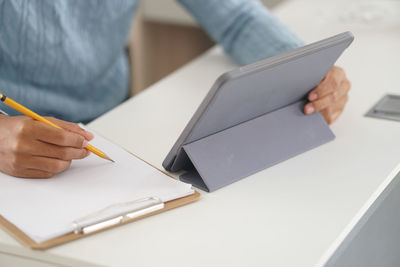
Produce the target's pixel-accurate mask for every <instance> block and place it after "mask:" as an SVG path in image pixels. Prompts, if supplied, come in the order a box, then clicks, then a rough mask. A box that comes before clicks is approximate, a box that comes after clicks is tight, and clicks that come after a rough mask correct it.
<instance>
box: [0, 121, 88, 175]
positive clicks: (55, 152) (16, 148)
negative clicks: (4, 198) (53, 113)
mask: <svg viewBox="0 0 400 267" xmlns="http://www.w3.org/2000/svg"><path fill="white" fill-rule="evenodd" d="M46 119H48V120H50V121H52V122H53V123H55V124H57V125H58V126H60V127H61V128H63V129H57V128H55V127H52V126H48V125H47V124H44V123H42V122H39V121H35V120H33V119H31V118H28V117H25V116H14V117H8V116H3V115H0V171H1V172H4V173H7V174H9V175H12V176H16V177H24V178H50V177H52V176H54V175H55V174H57V173H60V172H62V171H64V170H66V169H68V168H69V166H70V165H71V161H72V160H73V159H82V158H85V157H86V156H88V155H89V152H88V151H87V150H86V149H84V147H85V146H86V145H87V143H88V141H90V140H91V139H93V134H91V133H90V132H87V131H85V130H83V129H81V128H80V127H79V126H78V125H76V124H75V123H71V122H66V121H62V120H57V119H55V118H48V117H47V118H46Z"/></svg>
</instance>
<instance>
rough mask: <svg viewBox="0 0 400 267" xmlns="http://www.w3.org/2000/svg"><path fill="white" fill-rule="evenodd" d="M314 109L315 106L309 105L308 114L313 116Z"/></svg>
mask: <svg viewBox="0 0 400 267" xmlns="http://www.w3.org/2000/svg"><path fill="white" fill-rule="evenodd" d="M314 110H315V109H314V107H313V106H311V105H308V106H307V107H306V114H311V113H313V112H314Z"/></svg>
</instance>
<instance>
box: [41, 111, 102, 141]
mask: <svg viewBox="0 0 400 267" xmlns="http://www.w3.org/2000/svg"><path fill="white" fill-rule="evenodd" d="M46 119H48V120H49V121H51V122H53V123H55V124H57V125H58V126H60V127H61V128H63V129H64V130H67V131H69V132H73V133H77V134H80V135H82V136H83V137H85V138H86V139H87V140H89V141H90V140H92V139H93V138H94V135H93V134H92V133H91V132H88V131H86V130H84V129H82V128H81V127H79V125H78V124H76V123H73V122H68V121H63V120H59V119H56V118H53V117H46Z"/></svg>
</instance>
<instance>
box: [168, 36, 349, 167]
mask: <svg viewBox="0 0 400 267" xmlns="http://www.w3.org/2000/svg"><path fill="white" fill-rule="evenodd" d="M353 39H354V36H353V35H352V33H350V32H344V33H341V34H338V35H335V36H333V37H330V38H327V39H324V40H321V41H318V42H315V43H312V44H309V45H306V46H303V47H299V48H296V49H293V50H290V51H287V52H284V53H281V54H278V55H276V56H273V57H270V58H266V59H263V60H260V61H257V62H255V63H252V64H249V65H246V66H242V67H239V68H237V69H234V70H232V71H229V72H227V73H224V74H222V75H221V76H220V77H219V78H218V79H217V80H216V81H215V83H214V85H213V86H212V87H211V89H210V91H209V92H208V94H207V95H206V97H205V98H204V100H203V101H202V103H201V104H200V106H199V107H198V109H197V110H196V112H195V113H194V115H193V117H192V118H191V120H190V121H189V123H188V124H187V125H186V127H185V129H184V130H183V132H182V133H181V135H180V136H179V138H178V140H177V141H176V143H175V145H174V146H173V147H172V149H171V151H170V152H169V153H168V155H167V157H166V158H165V160H164V162H163V167H164V168H165V169H166V170H168V171H172V172H175V171H180V170H182V168H183V164H180V163H179V162H175V159H176V157H177V154H178V152H179V151H180V149H181V148H182V146H184V145H186V144H189V143H191V142H194V141H197V140H200V139H202V138H204V137H207V136H209V135H212V134H215V133H217V132H220V131H223V130H225V129H228V128H230V127H233V126H236V125H238V124H241V123H243V122H246V121H249V120H252V119H254V118H257V117H259V116H262V115H264V114H267V113H269V112H272V111H274V110H277V109H279V108H282V107H284V106H288V105H290V104H293V103H295V102H298V101H300V100H302V99H305V98H306V96H307V93H308V92H309V91H310V90H312V89H313V88H315V87H316V86H317V85H318V84H319V83H320V82H321V81H322V79H323V78H324V77H325V75H326V73H327V72H328V71H329V70H330V69H331V68H332V66H333V65H334V63H335V62H336V60H337V59H338V58H339V56H340V55H341V54H342V53H343V51H344V50H345V49H346V48H347V47H348V46H349V45H350V44H351V42H352V41H353Z"/></svg>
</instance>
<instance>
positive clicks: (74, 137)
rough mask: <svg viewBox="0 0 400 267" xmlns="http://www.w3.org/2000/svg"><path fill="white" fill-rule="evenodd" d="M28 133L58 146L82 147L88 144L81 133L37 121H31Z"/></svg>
mask: <svg viewBox="0 0 400 267" xmlns="http://www.w3.org/2000/svg"><path fill="white" fill-rule="evenodd" d="M30 133H31V135H32V137H33V138H34V139H36V140H39V141H42V142H45V143H49V144H54V145H58V146H66V147H75V148H82V147H85V146H86V145H87V144H88V141H87V140H86V139H85V138H84V137H83V136H82V135H79V134H76V133H72V132H68V131H66V130H63V129H58V128H55V127H52V126H49V125H46V124H44V123H42V122H38V121H35V122H33V123H32V129H30Z"/></svg>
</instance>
